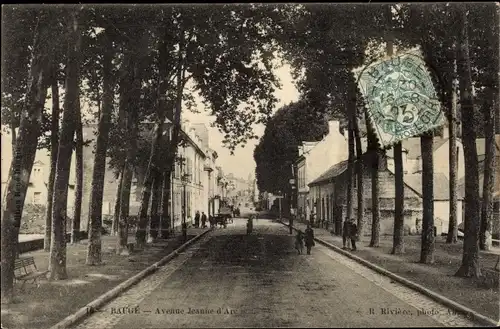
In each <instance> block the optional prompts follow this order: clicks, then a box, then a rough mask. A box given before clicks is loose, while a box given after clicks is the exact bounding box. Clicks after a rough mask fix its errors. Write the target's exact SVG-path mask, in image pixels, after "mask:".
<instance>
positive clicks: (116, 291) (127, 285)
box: [50, 229, 211, 329]
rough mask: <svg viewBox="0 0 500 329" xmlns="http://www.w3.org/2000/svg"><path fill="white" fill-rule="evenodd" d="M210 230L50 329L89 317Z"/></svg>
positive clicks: (66, 325) (67, 325)
mask: <svg viewBox="0 0 500 329" xmlns="http://www.w3.org/2000/svg"><path fill="white" fill-rule="evenodd" d="M210 231H211V229H208V230H206V231H204V232H202V233H200V234H198V235H197V236H195V237H194V238H192V239H191V240H189V241H187V242H185V243H184V244H182V245H181V246H180V247H179V248H177V249H175V250H174V251H172V252H171V253H170V254H168V255H167V256H165V257H163V258H162V259H160V260H159V261H158V262H156V263H154V264H153V265H151V266H149V267H147V268H146V269H144V270H142V271H141V272H139V273H137V274H136V275H134V276H133V277H131V278H129V279H127V280H126V281H124V282H122V283H120V284H119V285H118V286H116V287H114V288H113V289H111V290H110V291H108V292H106V293H105V294H103V295H101V296H99V297H97V298H96V299H95V300H93V301H92V302H90V303H88V304H87V305H85V306H84V307H82V308H80V309H79V310H78V311H77V312H76V313H73V314H71V315H69V316H67V317H66V318H64V319H63V320H61V321H60V322H58V323H57V324H55V325H53V326H52V327H51V328H50V329H62V328H69V327H70V326H72V325H74V324H75V323H77V322H79V321H81V320H83V319H84V318H85V317H88V316H90V315H91V314H92V313H94V312H95V311H96V310H98V309H99V308H100V307H102V306H103V305H104V304H106V303H108V302H109V301H111V300H112V299H113V298H115V297H116V296H118V295H119V294H121V293H122V292H124V291H125V290H127V289H129V288H130V287H131V286H133V285H135V284H136V283H138V282H139V281H141V280H142V279H144V278H145V277H147V276H149V275H151V274H153V273H154V272H156V270H158V268H159V267H161V266H163V265H164V264H166V263H167V262H169V261H170V260H171V259H173V258H175V257H176V256H177V255H179V253H181V252H182V251H184V250H185V249H186V248H187V247H189V246H190V245H192V244H193V243H195V242H196V241H198V240H199V239H200V238H201V237H202V236H204V235H205V234H207V233H208V232H210Z"/></svg>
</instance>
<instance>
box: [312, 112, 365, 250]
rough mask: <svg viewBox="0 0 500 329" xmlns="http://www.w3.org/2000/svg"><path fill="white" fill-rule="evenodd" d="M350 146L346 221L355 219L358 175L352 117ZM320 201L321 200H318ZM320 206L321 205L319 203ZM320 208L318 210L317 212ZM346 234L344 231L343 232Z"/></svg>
mask: <svg viewBox="0 0 500 329" xmlns="http://www.w3.org/2000/svg"><path fill="white" fill-rule="evenodd" d="M347 141H348V146H349V162H348V166H347V216H346V219H345V220H346V221H350V220H351V219H353V212H354V180H355V179H356V177H355V176H354V174H355V172H354V161H355V154H354V152H355V150H354V131H353V120H352V117H351V118H350V120H349V130H348V138H347ZM318 203H319V202H318ZM318 208H320V205H319V204H318ZM317 212H318V210H316V213H317ZM343 229H344V225H342V231H343ZM342 234H344V232H342ZM347 247H348V248H350V243H349V242H348V243H347Z"/></svg>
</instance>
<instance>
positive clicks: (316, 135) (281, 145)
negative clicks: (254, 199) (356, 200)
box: [254, 100, 328, 193]
mask: <svg viewBox="0 0 500 329" xmlns="http://www.w3.org/2000/svg"><path fill="white" fill-rule="evenodd" d="M327 133H328V123H327V121H326V118H325V116H323V114H322V113H321V112H318V111H316V110H315V109H314V108H313V107H311V106H308V104H307V102H306V101H305V100H300V101H298V102H295V103H291V104H289V105H286V106H284V107H282V108H280V109H279V110H278V111H277V112H276V114H275V115H274V116H273V117H272V118H271V120H269V122H268V124H267V126H266V129H265V131H264V135H263V136H262V138H261V139H260V142H259V144H258V145H257V146H256V148H255V150H254V159H255V162H256V164H257V167H256V177H257V186H258V188H259V190H261V191H268V192H273V193H276V192H277V191H279V190H281V191H285V190H288V189H289V188H290V183H289V179H290V178H292V177H293V175H292V167H291V166H292V164H293V162H294V161H295V160H296V158H297V156H298V149H297V147H298V146H299V145H301V143H302V141H319V140H321V139H322V138H323V137H324V136H325V135H326V134H327Z"/></svg>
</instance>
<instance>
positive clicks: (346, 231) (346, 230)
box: [342, 219, 352, 249]
mask: <svg viewBox="0 0 500 329" xmlns="http://www.w3.org/2000/svg"><path fill="white" fill-rule="evenodd" d="M351 221H352V219H351V220H347V219H346V220H345V221H344V225H343V227H342V245H343V247H342V249H347V248H349V239H350V237H351V234H350V231H351Z"/></svg>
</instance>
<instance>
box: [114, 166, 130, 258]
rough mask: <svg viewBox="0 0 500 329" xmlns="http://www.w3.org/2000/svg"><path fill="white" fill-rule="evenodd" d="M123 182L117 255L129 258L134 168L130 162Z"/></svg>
mask: <svg viewBox="0 0 500 329" xmlns="http://www.w3.org/2000/svg"><path fill="white" fill-rule="evenodd" d="M122 172H123V174H122V175H123V178H122V179H123V180H122V185H121V191H120V221H119V223H118V224H119V225H118V239H117V244H116V254H118V255H123V256H127V255H129V252H128V250H127V242H128V227H129V222H128V219H129V211H130V190H131V187H132V177H133V174H134V172H133V167H132V164H130V163H129V161H126V162H125V165H124V169H123V171H122Z"/></svg>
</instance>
